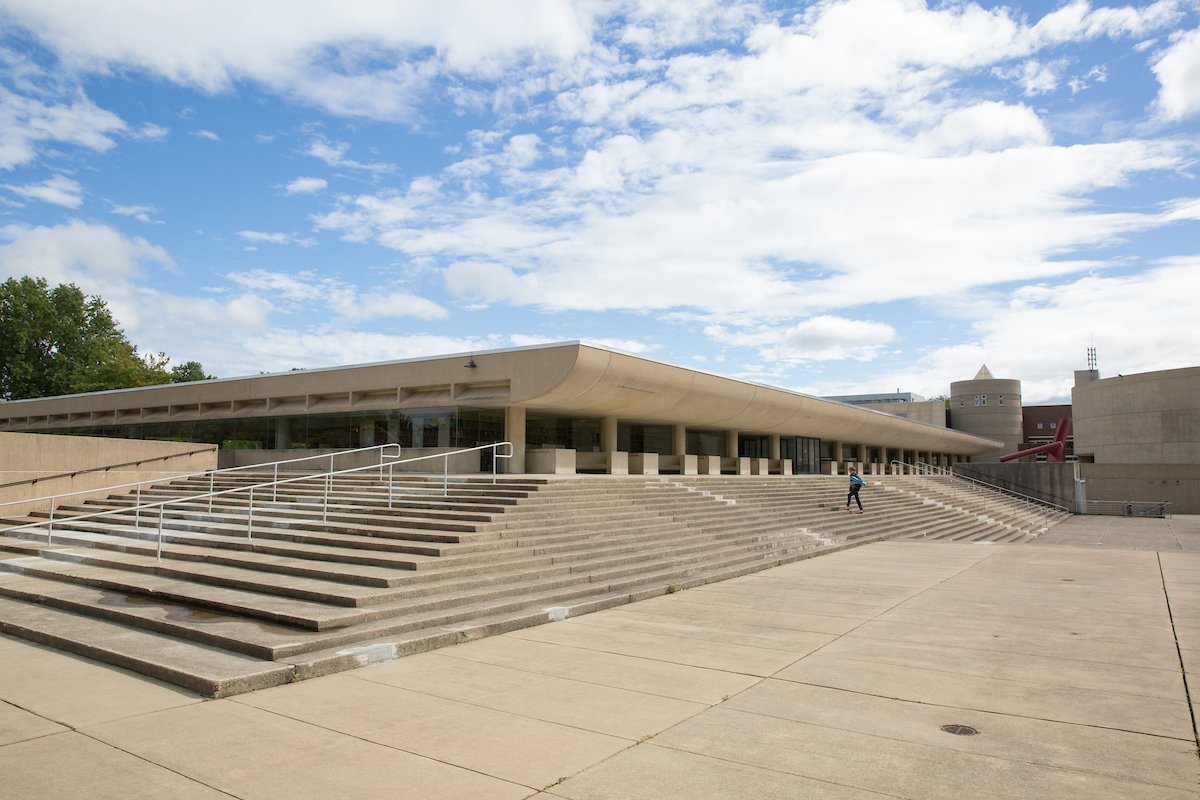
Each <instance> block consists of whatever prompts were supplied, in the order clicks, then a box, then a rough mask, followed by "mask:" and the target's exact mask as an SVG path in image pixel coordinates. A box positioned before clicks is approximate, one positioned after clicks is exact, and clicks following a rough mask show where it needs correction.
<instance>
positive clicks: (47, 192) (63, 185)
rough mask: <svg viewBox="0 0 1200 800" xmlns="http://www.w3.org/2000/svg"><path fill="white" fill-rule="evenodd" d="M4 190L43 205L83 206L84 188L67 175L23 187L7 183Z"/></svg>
mask: <svg viewBox="0 0 1200 800" xmlns="http://www.w3.org/2000/svg"><path fill="white" fill-rule="evenodd" d="M4 188H6V189H9V190H11V191H13V192H16V193H17V194H19V195H21V196H22V197H27V198H29V199H30V200H41V201H42V202H43V203H53V204H54V205H56V206H65V207H67V208H79V206H81V205H82V204H83V187H82V186H80V185H79V183H78V182H76V181H73V180H71V179H70V178H68V177H66V176H65V175H55V176H53V177H51V178H47V179H46V180H44V181H42V182H41V183H26V184H21V185H14V184H11V183H6V184H4Z"/></svg>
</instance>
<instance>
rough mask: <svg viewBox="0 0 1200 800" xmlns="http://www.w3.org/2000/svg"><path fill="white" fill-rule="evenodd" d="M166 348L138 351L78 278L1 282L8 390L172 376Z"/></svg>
mask: <svg viewBox="0 0 1200 800" xmlns="http://www.w3.org/2000/svg"><path fill="white" fill-rule="evenodd" d="M166 360H167V358H166V355H165V354H163V353H159V354H158V355H157V356H154V355H148V356H146V357H144V358H143V357H142V356H139V355H138V352H137V348H136V347H135V346H133V345H132V344H130V343H129V340H128V339H126V338H125V333H124V331H122V330H121V329H120V328H118V327H117V323H116V321H115V320H113V318H112V314H111V313H110V312H109V310H108V306H106V305H105V303H104V301H103V300H101V299H100V298H99V297H97V296H92V297H87V296H85V295H84V293H83V292H82V291H80V289H79V287H77V286H75V285H74V284H60V285H58V286H56V287H54V288H53V289H50V288H49V286H48V285H47V283H46V281H45V280H44V279H43V278H37V279H34V278H30V277H28V276H26V277H24V278H21V279H19V280H18V279H16V278H9V279H8V280H7V281H5V282H4V283H3V284H0V396H2V397H4V399H6V400H20V399H23V398H26V397H45V396H47V395H60V394H71V393H74V392H95V391H101V390H104V389H124V388H128V387H131V386H151V385H154V384H159V383H169V382H170V380H171V377H170V375H169V374H168V373H167V370H166Z"/></svg>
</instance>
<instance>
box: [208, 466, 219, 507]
mask: <svg viewBox="0 0 1200 800" xmlns="http://www.w3.org/2000/svg"><path fill="white" fill-rule="evenodd" d="M216 485H217V472H216V470H213V471H212V472H210V473H208V513H210V514H211V513H212V499H213V492H215V491H216Z"/></svg>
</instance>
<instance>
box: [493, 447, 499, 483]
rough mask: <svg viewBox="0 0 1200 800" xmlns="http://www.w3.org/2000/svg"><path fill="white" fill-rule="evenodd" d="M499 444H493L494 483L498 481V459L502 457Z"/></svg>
mask: <svg viewBox="0 0 1200 800" xmlns="http://www.w3.org/2000/svg"><path fill="white" fill-rule="evenodd" d="M498 447H499V445H492V484H493V485H494V484H495V483H496V459H498V458H499V457H500V455H499V453H500V451H499V450H498V449H497V448H498Z"/></svg>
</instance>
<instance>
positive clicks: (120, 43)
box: [6, 0, 594, 121]
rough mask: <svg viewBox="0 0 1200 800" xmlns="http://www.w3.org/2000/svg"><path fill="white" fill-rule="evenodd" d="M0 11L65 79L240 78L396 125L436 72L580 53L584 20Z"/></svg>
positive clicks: (88, 7)
mask: <svg viewBox="0 0 1200 800" xmlns="http://www.w3.org/2000/svg"><path fill="white" fill-rule="evenodd" d="M6 5H7V7H6V12H7V15H8V18H9V21H10V24H15V25H21V26H24V27H26V28H28V29H29V30H31V31H32V32H33V33H34V34H35V35H37V37H38V38H39V39H40V40H41V41H42V42H43V43H44V44H45V45H46V46H47V47H49V48H50V49H51V50H53V51H54V52H55V54H56V55H57V56H58V58H59V59H60V60H61V61H62V63H63V64H64V66H65V67H66V68H68V69H73V70H96V71H106V70H110V69H113V70H115V69H120V68H133V69H141V70H146V71H148V72H150V73H151V74H153V75H156V76H158V77H161V78H165V79H166V80H170V81H173V82H176V83H180V84H183V85H188V86H193V87H196V88H198V89H201V90H203V91H205V92H209V93H216V92H221V91H225V90H228V89H229V88H230V87H231V86H232V85H233V84H234V82H235V81H237V80H242V79H247V80H252V81H256V82H258V83H260V84H262V85H264V86H266V87H268V88H270V89H272V90H274V91H276V92H278V93H280V94H283V95H285V96H288V97H292V98H295V99H299V100H301V101H303V102H307V103H311V104H314V105H319V106H322V107H324V108H327V109H328V110H330V111H332V112H334V113H339V114H347V115H351V116H364V117H369V118H373V119H387V120H399V121H411V120H412V119H414V118H415V117H416V112H415V110H414V105H413V103H414V100H415V98H416V96H418V95H419V94H420V93H421V92H423V91H424V90H425V89H426V87H427V84H428V81H429V79H430V77H431V76H432V75H433V74H435V73H436V72H437V71H438V70H447V71H450V72H453V73H456V74H460V75H470V76H476V77H491V76H495V75H496V74H498V73H499V72H500V71H501V70H502V69H503V68H504V66H505V65H508V64H512V63H516V62H521V61H532V62H535V63H539V62H543V61H547V60H553V61H556V62H557V61H563V60H567V59H570V58H572V57H573V56H575V55H576V54H579V53H581V52H583V51H585V50H586V49H587V48H588V47H589V38H590V31H591V27H592V21H591V19H592V14H593V13H594V10H593V9H590V7H588V6H586V5H584V6H580V5H577V4H574V3H571V2H568V0H493V2H488V3H483V4H480V3H476V2H471V1H470V0H448V1H447V2H440V3H432V4H431V3H394V2H385V1H384V0H378V1H377V2H362V3H354V4H350V5H347V4H344V3H335V2H332V0H326V2H321V1H320V0H310V1H309V2H306V3H305V4H304V5H303V6H302V7H300V8H298V7H297V6H296V5H295V4H294V3H289V2H284V0H270V1H268V2H258V3H237V2H230V0H214V2H212V3H206V4H190V3H161V4H150V5H146V4H143V3H136V2H113V3H107V4H105V5H104V6H103V7H100V6H97V5H95V4H94V3H89V2H83V1H82V0H61V2H55V3H49V4H47V3H44V2H37V1H36V0H10V2H8V3H7V4H6ZM381 65H382V66H381Z"/></svg>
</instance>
